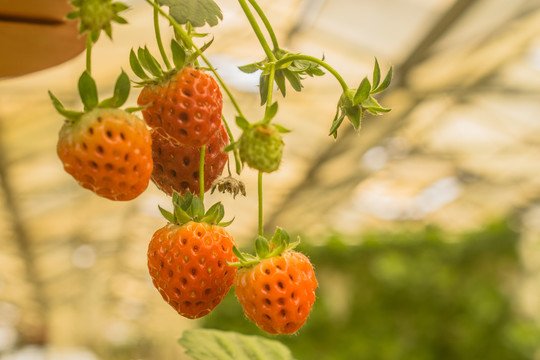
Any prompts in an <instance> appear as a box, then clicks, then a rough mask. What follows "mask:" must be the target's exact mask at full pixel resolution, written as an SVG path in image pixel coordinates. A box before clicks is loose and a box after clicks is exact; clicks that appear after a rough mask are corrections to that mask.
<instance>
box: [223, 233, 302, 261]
mask: <svg viewBox="0 0 540 360" xmlns="http://www.w3.org/2000/svg"><path fill="white" fill-rule="evenodd" d="M298 244H300V237H298V238H297V240H296V241H294V242H292V243H291V241H290V236H289V233H288V232H287V231H285V230H284V229H282V228H280V227H277V228H276V231H275V232H274V235H273V236H272V238H271V239H270V240H268V239H267V238H266V237H264V236H262V235H259V236H257V238H256V239H255V255H252V254H249V253H243V252H240V250H238V248H237V247H236V246H234V247H233V252H234V255H236V257H237V258H238V261H237V262H234V263H228V264H229V265H230V266H234V267H244V268H249V267H253V266H255V265H257V264H258V263H260V262H261V261H262V260H265V259H270V258H273V257H277V256H281V255H282V254H283V253H285V252H287V251H289V250H292V249H294V248H295V247H296V246H298Z"/></svg>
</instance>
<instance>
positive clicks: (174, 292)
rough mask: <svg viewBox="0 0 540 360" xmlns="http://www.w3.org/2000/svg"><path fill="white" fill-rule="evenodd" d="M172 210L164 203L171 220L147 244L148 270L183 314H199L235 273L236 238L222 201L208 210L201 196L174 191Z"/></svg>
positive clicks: (211, 306)
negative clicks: (225, 218) (232, 232)
mask: <svg viewBox="0 0 540 360" xmlns="http://www.w3.org/2000/svg"><path fill="white" fill-rule="evenodd" d="M173 203H174V212H173V213H170V212H168V211H166V210H163V209H162V208H160V210H161V212H162V214H163V215H164V216H165V218H167V220H169V223H168V224H167V225H165V226H164V227H162V228H161V229H159V230H157V231H156V232H155V233H154V235H153V236H152V240H151V241H150V244H149V245H148V270H149V272H150V276H151V278H152V282H153V284H154V286H155V287H156V288H157V289H158V291H159V293H160V294H161V296H162V297H163V299H164V300H165V301H166V302H167V303H168V304H169V305H171V306H172V307H173V308H174V309H175V310H176V311H177V312H178V313H179V314H180V315H182V316H184V317H187V318H189V319H196V318H200V317H202V316H205V315H207V314H208V313H210V312H211V311H212V310H213V309H214V308H215V307H216V306H217V305H218V304H219V303H220V302H221V301H222V300H223V298H224V297H225V295H226V294H227V292H228V291H229V289H230V288H231V286H232V284H233V282H234V278H235V275H236V271H237V270H236V268H235V267H232V266H229V265H228V262H232V261H236V256H235V255H234V253H233V246H234V239H233V237H232V236H231V235H229V234H228V233H227V231H225V229H224V228H223V226H226V225H228V224H227V223H220V221H221V219H222V218H223V213H224V212H223V205H221V204H220V203H217V204H215V205H214V206H212V207H211V208H210V209H209V210H208V212H206V213H205V212H204V206H203V203H202V201H201V200H200V199H199V198H198V197H194V196H193V195H192V194H191V193H190V192H187V193H186V195H185V197H182V196H181V195H179V194H178V193H174V194H173Z"/></svg>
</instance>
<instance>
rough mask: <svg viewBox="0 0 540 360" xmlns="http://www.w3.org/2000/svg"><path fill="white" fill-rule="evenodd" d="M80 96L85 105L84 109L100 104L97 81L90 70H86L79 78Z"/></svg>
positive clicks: (90, 108)
mask: <svg viewBox="0 0 540 360" xmlns="http://www.w3.org/2000/svg"><path fill="white" fill-rule="evenodd" d="M78 87H79V96H80V97H81V101H82V103H83V105H84V110H85V111H89V110H92V109H93V108H95V107H96V106H97V105H98V92H97V86H96V82H95V81H94V79H93V78H92V76H90V74H89V73H88V71H84V72H83V73H82V75H81V77H80V78H79V84H78Z"/></svg>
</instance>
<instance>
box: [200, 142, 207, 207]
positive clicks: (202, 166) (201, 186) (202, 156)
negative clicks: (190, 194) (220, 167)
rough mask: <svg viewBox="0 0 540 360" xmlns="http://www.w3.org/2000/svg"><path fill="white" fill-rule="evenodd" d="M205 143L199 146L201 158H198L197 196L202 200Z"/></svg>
mask: <svg viewBox="0 0 540 360" xmlns="http://www.w3.org/2000/svg"><path fill="white" fill-rule="evenodd" d="M205 154H206V145H203V146H201V158H200V160H199V197H200V198H201V200H202V201H204V156H205Z"/></svg>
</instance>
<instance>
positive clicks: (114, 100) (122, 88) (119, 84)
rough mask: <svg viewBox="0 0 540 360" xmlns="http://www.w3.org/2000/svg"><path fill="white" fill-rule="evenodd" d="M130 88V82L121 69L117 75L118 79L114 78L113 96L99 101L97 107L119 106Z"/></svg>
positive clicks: (127, 95)
mask: <svg viewBox="0 0 540 360" xmlns="http://www.w3.org/2000/svg"><path fill="white" fill-rule="evenodd" d="M130 88H131V84H130V82H129V77H128V76H127V74H126V73H125V72H124V71H123V70H122V73H121V74H120V76H118V79H116V84H115V85H114V93H113V96H112V97H110V98H108V99H105V100H103V101H102V102H100V103H99V107H102V108H105V107H112V108H119V107H120V106H122V105H124V103H125V102H126V101H127V99H128V97H129V91H130Z"/></svg>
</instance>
